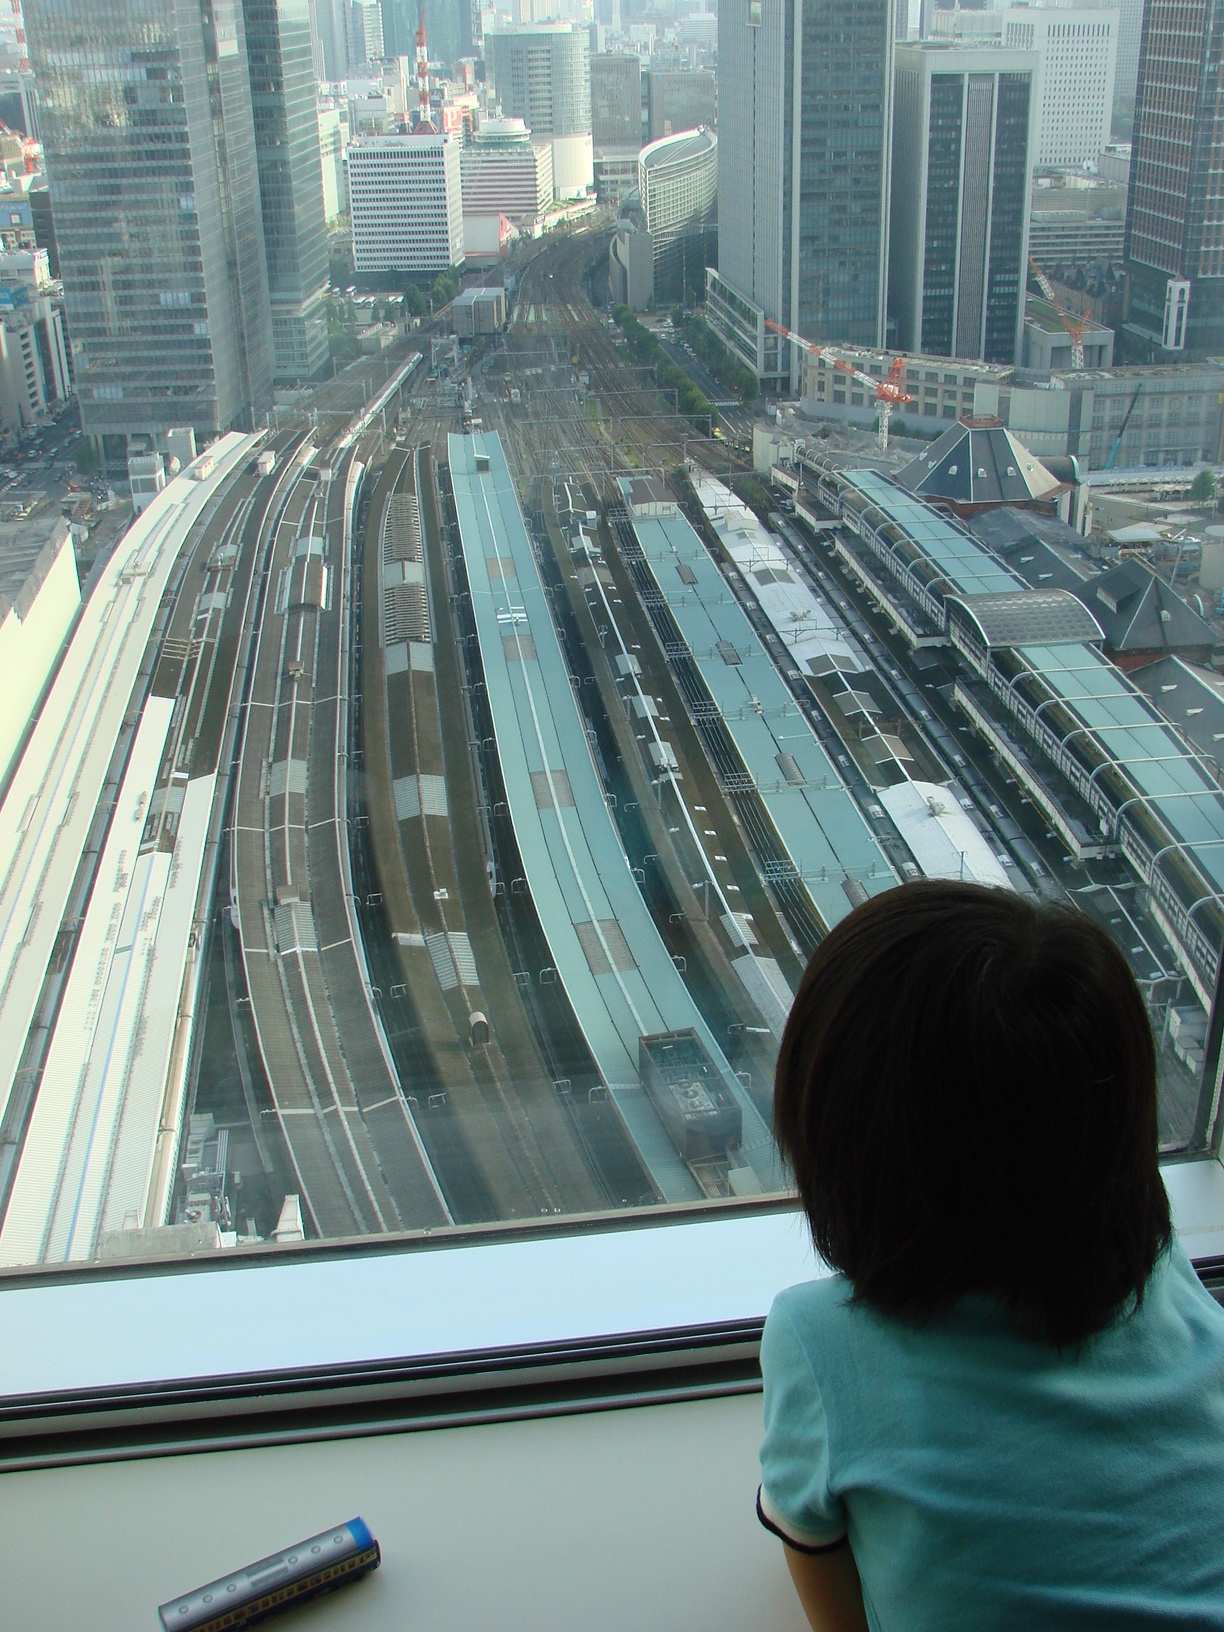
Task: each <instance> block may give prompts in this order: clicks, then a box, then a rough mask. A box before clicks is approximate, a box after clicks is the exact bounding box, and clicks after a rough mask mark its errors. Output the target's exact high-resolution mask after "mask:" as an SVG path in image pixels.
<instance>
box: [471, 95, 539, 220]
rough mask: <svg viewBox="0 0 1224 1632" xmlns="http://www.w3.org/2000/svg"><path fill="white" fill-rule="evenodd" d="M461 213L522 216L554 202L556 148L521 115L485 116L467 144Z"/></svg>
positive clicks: (513, 218)
mask: <svg viewBox="0 0 1224 1632" xmlns="http://www.w3.org/2000/svg"><path fill="white" fill-rule="evenodd" d="M460 173H461V175H462V178H463V213H464V215H468V216H483V215H505V216H508V217H509V218H510V220H511V221H523V220H527V219H530V218H532V217H535V216H540V215H543V214H544V212H545V210H547V208H548V207H549V205H550V204H551V203H552V201H553V160H552V147H551V145H550V144H549V143H548V142H544V141H540V142H536V141H533V140H532V137H531V132H530V131H529V130H528V129H527V126H526V125H525V124H524V122H523V121H522V120H521V119H486V120H485V121H484V122H483V124H482V125H481V127H480V129H479V130H478V131H477V132H476V133H475V134H474V135H473V137H472V139H471V141H470V142H469V143H468V145H467V146H466V147H465V148H464V149H463V154H462V159H461V162H460Z"/></svg>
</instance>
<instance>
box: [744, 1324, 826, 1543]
mask: <svg viewBox="0 0 1224 1632" xmlns="http://www.w3.org/2000/svg"><path fill="white" fill-rule="evenodd" d="M761 1375H762V1377H763V1378H764V1382H765V1438H764V1441H763V1443H762V1445H761V1488H760V1491H759V1492H758V1494H757V1516H758V1518H759V1519H760V1521H761V1523H762V1524H763V1525H764V1526H765V1527H766V1529H768V1530H772V1531H773V1532H774V1534H775V1535H778V1536H781V1538H782V1540H783V1541H784V1542H786V1543H787V1545H788V1546H791V1547H794V1548H796V1549H797V1550H799V1551H800V1552H808V1553H821V1552H827V1551H830V1550H831V1549H832V1548H834V1547H840V1546H842V1545H843V1543H844V1542H845V1540H846V1511H845V1507H844V1506H843V1504H842V1502H841V1500H840V1499H839V1498H838V1497H837V1496H835V1495H834V1494H833V1492H832V1491H831V1490H830V1489H829V1435H828V1423H827V1420H826V1417H825V1407H824V1401H823V1400H822V1399H821V1395H820V1389H819V1388H818V1386H817V1383H816V1379H815V1377H814V1376H813V1374H812V1367H811V1364H810V1363H809V1361H808V1357H807V1354H806V1353H805V1352H804V1348H803V1344H802V1343H801V1341H800V1339H799V1334H798V1333H797V1332H796V1330H795V1327H794V1323H793V1322H792V1320H791V1318H790V1316H789V1314H788V1313H787V1311H786V1309H785V1308H784V1307H782V1306H781V1305H780V1303H778V1302H775V1304H774V1306H773V1308H772V1309H771V1310H770V1312H769V1319H768V1320H767V1321H766V1322H765V1331H764V1334H763V1336H762V1338H761Z"/></svg>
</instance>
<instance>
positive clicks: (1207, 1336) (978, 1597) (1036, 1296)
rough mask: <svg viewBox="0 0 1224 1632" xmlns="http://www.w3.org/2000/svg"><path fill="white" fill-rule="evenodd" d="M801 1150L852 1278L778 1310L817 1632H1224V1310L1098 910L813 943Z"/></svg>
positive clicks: (771, 1327)
mask: <svg viewBox="0 0 1224 1632" xmlns="http://www.w3.org/2000/svg"><path fill="white" fill-rule="evenodd" d="M775 1121H776V1130H777V1136H778V1141H779V1143H780V1145H781V1147H782V1150H783V1153H784V1154H785V1156H786V1157H787V1159H788V1161H789V1162H790V1165H791V1167H792V1169H793V1172H794V1175H795V1181H796V1184H797V1186H798V1190H799V1195H800V1198H801V1200H802V1203H803V1207H804V1210H805V1212H806V1213H807V1217H808V1221H809V1223H810V1226H811V1230H812V1236H813V1239H814V1241H815V1244H816V1247H817V1250H818V1251H819V1253H820V1254H821V1256H822V1257H823V1258H824V1259H825V1261H826V1262H827V1263H828V1264H829V1265H830V1266H831V1267H832V1268H833V1269H834V1270H836V1271H837V1273H836V1274H835V1275H834V1276H833V1277H832V1278H830V1279H826V1280H821V1281H815V1282H811V1283H809V1284H807V1285H804V1286H795V1287H791V1288H790V1289H789V1290H788V1291H786V1292H783V1293H782V1294H781V1295H780V1296H779V1297H778V1298H777V1299H776V1301H775V1302H774V1305H773V1308H772V1310H771V1311H770V1315H769V1319H768V1321H767V1323H766V1326H765V1334H764V1338H763V1340H762V1343H761V1371H762V1373H763V1375H764V1379H765V1441H764V1444H763V1445H762V1447H761V1469H762V1484H761V1490H760V1494H759V1496H758V1500H757V1510H758V1513H759V1515H760V1518H761V1521H762V1523H764V1524H765V1525H766V1526H767V1527H768V1528H769V1529H771V1530H773V1531H774V1532H775V1533H776V1534H777V1535H779V1536H781V1537H782V1540H783V1541H784V1542H785V1543H786V1549H785V1550H786V1557H787V1562H788V1563H789V1565H790V1569H791V1574H792V1575H793V1577H794V1579H795V1584H796V1586H797V1588H798V1591H799V1596H800V1598H801V1600H802V1602H803V1605H804V1609H805V1610H806V1612H807V1615H808V1619H809V1620H810V1622H811V1624H812V1626H813V1627H814V1628H817V1629H818V1632H834V1629H836V1632H841V1629H843V1628H863V1627H870V1628H872V1629H879V1632H893V1629H894V1628H895V1629H898V1632H901V1629H904V1632H937V1629H938V1632H950V1629H959V1628H965V1629H968V1632H1063V1629H1066V1632H1070V1629H1072V1628H1074V1629H1076V1632H1091V1629H1094V1628H1100V1629H1102V1632H1105V1629H1108V1632H1127V1629H1130V1628H1139V1627H1144V1628H1147V1627H1164V1626H1169V1627H1178V1628H1182V1629H1190V1628H1193V1629H1200V1628H1208V1627H1212V1628H1224V1310H1221V1309H1220V1307H1219V1306H1218V1305H1217V1304H1216V1303H1215V1301H1214V1300H1213V1299H1212V1298H1211V1297H1210V1295H1209V1294H1208V1293H1207V1292H1206V1291H1204V1289H1203V1287H1202V1286H1201V1285H1200V1283H1199V1281H1198V1279H1197V1277H1196V1276H1195V1274H1194V1271H1193V1269H1192V1268H1191V1266H1190V1263H1189V1262H1188V1260H1187V1259H1186V1257H1185V1255H1184V1253H1183V1252H1182V1250H1181V1249H1180V1247H1178V1245H1177V1244H1176V1242H1175V1241H1173V1239H1172V1233H1171V1227H1170V1220H1169V1206H1168V1201H1167V1198H1166V1195H1165V1191H1164V1186H1163V1184H1162V1182H1161V1178H1160V1173H1159V1171H1158V1168H1157V1134H1156V1065H1155V1051H1154V1048H1153V1044H1152V1035H1151V1029H1150V1027H1149V1024H1148V1018H1147V1013H1146V1010H1145V1008H1144V1005H1143V1000H1142V998H1141V996H1140V993H1139V990H1138V988H1137V986H1136V985H1135V981H1134V978H1133V976H1132V975H1131V973H1130V971H1129V969H1128V968H1127V965H1126V962H1125V960H1124V959H1123V957H1122V955H1121V953H1120V952H1119V951H1118V949H1117V947H1115V945H1114V944H1113V942H1112V941H1111V940H1110V938H1109V936H1108V935H1106V934H1105V932H1104V931H1103V930H1102V929H1100V928H1098V927H1097V926H1096V925H1095V924H1094V923H1093V922H1092V921H1091V920H1090V919H1089V918H1087V917H1085V916H1084V915H1083V914H1081V913H1078V912H1075V911H1073V910H1071V909H1069V908H1065V907H1061V906H1051V905H1040V906H1035V905H1033V904H1031V903H1030V902H1027V901H1025V900H1022V899H1021V898H1019V897H1018V896H1015V895H1013V894H1011V893H1009V892H1007V891H1002V890H987V889H981V888H978V887H977V886H975V885H967V884H956V883H936V882H927V883H921V884H912V885H906V886H904V887H902V888H901V889H896V890H892V891H889V892H888V893H887V894H885V895H880V896H876V897H875V898H874V899H873V900H871V901H870V902H868V903H866V904H865V905H864V906H862V907H860V908H859V909H858V910H857V911H856V912H854V913H853V914H852V915H851V916H850V917H849V918H847V919H846V920H845V921H844V922H843V923H842V924H840V925H839V926H838V927H837V928H836V929H835V930H834V931H833V932H832V934H830V935H829V936H828V938H827V939H826V940H825V941H824V942H823V943H822V944H821V946H820V947H819V948H818V950H817V952H816V954H815V956H814V957H813V958H812V961H811V963H810V964H809V965H808V969H807V973H806V974H805V976H804V978H803V982H802V985H801V986H800V989H799V995H798V997H797V998H796V999H795V1005H794V1008H793V1010H792V1012H791V1015H790V1019H789V1021H788V1023H787V1027H786V1032H785V1035H784V1036H783V1039H782V1048H781V1051H780V1053H779V1056H778V1071H777V1085H776V1098H775Z"/></svg>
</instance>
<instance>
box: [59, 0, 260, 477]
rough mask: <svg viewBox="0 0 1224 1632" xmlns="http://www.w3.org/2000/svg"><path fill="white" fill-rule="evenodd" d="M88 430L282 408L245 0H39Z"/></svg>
mask: <svg viewBox="0 0 1224 1632" xmlns="http://www.w3.org/2000/svg"><path fill="white" fill-rule="evenodd" d="M26 21H27V29H28V33H29V40H30V57H31V62H32V65H33V67H34V72H35V75H36V77H37V85H38V101H39V118H40V121H41V126H42V132H43V140H44V143H45V146H46V156H47V172H48V177H49V181H50V188H51V203H52V208H53V210H54V212H55V231H56V240H57V243H58V246H59V256H60V271H61V273H62V276H63V280H64V296H65V303H66V306H67V311H68V322H69V328H70V331H71V333H72V338H73V342H74V365H75V370H76V380H77V390H78V395H79V397H80V402H81V425H82V429H83V430H84V431H85V432H86V434H87V435H90V436H92V437H95V438H97V439H99V440H100V441H101V442H102V444H103V449H104V452H105V453H106V455H107V456H108V457H110V458H112V459H115V460H119V459H121V458H122V457H123V454H124V453H125V451H126V442H127V439H128V438H129V437H131V436H134V435H143V436H153V437H155V438H157V437H161V436H162V435H164V433H165V432H166V431H167V430H169V429H171V428H173V427H175V426H179V425H190V426H193V427H194V428H195V430H196V431H197V432H198V433H202V434H205V435H214V434H216V433H217V432H219V431H224V430H227V429H229V428H231V427H243V426H249V425H252V424H253V423H255V422H257V421H259V420H260V419H262V417H263V415H264V414H265V413H266V411H267V409H268V408H269V407H270V405H271V400H272V324H271V318H270V308H269V300H268V274H267V264H266V261H265V256H264V243H263V234H262V232H261V230H260V228H261V222H260V203H259V178H258V174H257V170H256V156H255V130H254V122H253V119H252V114H251V87H250V80H249V78H248V74H247V53H246V33H245V27H244V22H243V15H242V6H241V3H240V0H211V4H208V5H204V4H201V3H200V0H176V3H174V4H167V3H166V0H29V3H28V4H27V8H26Z"/></svg>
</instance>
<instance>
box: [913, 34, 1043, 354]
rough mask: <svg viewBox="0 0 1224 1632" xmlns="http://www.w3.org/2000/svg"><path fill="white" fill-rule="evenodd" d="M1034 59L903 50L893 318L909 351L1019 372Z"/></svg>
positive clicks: (920, 47)
mask: <svg viewBox="0 0 1224 1632" xmlns="http://www.w3.org/2000/svg"><path fill="white" fill-rule="evenodd" d="M1040 67H1041V58H1040V54H1039V53H1038V52H1035V51H1007V50H1003V49H1002V48H1000V47H989V48H986V49H971V48H964V47H959V46H954V45H945V44H940V43H935V42H929V41H924V42H922V43H921V44H917V43H915V44H908V45H901V46H898V48H897V76H896V110H895V117H894V121H893V177H892V229H891V239H890V244H889V249H890V261H889V274H888V276H889V304H888V314H889V318H890V320H891V321H892V323H893V324H894V325H895V336H894V339H895V344H896V345H897V346H898V347H899V348H900V349H901V350H902V351H921V352H928V353H930V354H931V355H932V356H938V357H972V358H976V359H980V360H984V361H985V362H988V363H1018V362H1019V361H1020V347H1021V340H1022V337H1023V333H1024V290H1025V282H1026V273H1027V269H1028V218H1029V203H1030V199H1031V196H1032V157H1033V151H1034V145H1035V138H1036V131H1035V125H1036V120H1035V119H1034V117H1033V107H1032V99H1033V86H1034V84H1035V83H1036V80H1037V75H1038V73H1039V72H1040Z"/></svg>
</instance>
